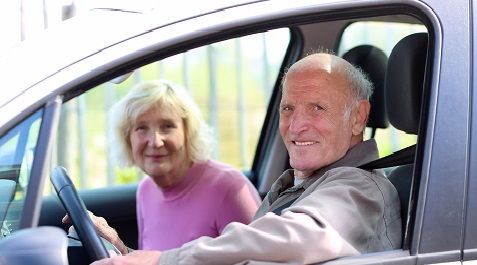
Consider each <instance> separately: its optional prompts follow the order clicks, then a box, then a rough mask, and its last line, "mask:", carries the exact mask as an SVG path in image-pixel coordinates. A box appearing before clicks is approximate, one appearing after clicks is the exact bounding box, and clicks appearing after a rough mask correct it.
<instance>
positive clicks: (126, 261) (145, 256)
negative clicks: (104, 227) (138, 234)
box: [91, 250, 162, 265]
mask: <svg viewBox="0 0 477 265" xmlns="http://www.w3.org/2000/svg"><path fill="white" fill-rule="evenodd" d="M161 254H162V252H160V251H147V250H135V251H133V252H131V253H129V254H127V255H126V256H115V255H112V256H111V258H108V259H102V260H98V261H95V262H93V263H91V265H158V264H159V259H160V258H161Z"/></svg>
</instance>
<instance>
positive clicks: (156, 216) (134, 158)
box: [92, 81, 260, 253]
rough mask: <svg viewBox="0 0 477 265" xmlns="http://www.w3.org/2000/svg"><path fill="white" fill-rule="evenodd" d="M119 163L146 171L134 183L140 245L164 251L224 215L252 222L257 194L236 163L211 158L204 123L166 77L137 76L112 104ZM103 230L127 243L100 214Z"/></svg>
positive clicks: (217, 224)
mask: <svg viewBox="0 0 477 265" xmlns="http://www.w3.org/2000/svg"><path fill="white" fill-rule="evenodd" d="M110 118H111V119H110V120H111V122H112V129H113V130H114V132H115V139H111V140H112V143H113V144H112V147H113V148H115V149H116V156H117V159H118V162H119V164H120V165H122V166H137V167H139V168H140V169H141V170H143V171H144V172H145V173H146V175H147V177H145V178H144V179H143V180H142V181H141V182H140V184H139V187H138V190H137V221H138V229H139V248H140V249H143V250H168V249H171V248H176V247H180V246H182V245H183V244H184V243H186V242H189V241H191V240H194V239H196V238H199V237H201V236H210V237H216V236H218V235H220V234H221V232H222V230H223V228H224V227H225V226H226V225H227V224H228V223H230V222H234V221H235V222H241V223H244V224H248V223H250V222H251V220H252V217H253V215H254V214H255V211H256V210H257V209H258V206H259V204H260V197H259V196H258V193H257V191H256V190H255V188H254V186H253V185H252V184H251V183H250V181H249V180H248V179H247V178H246V177H245V176H244V175H243V174H242V172H241V171H239V170H238V169H236V168H234V167H232V166H230V165H227V164H224V163H221V162H218V161H215V160H213V159H210V158H209V157H208V154H209V152H210V150H211V147H212V142H213V141H212V138H211V134H210V130H209V128H208V126H207V125H206V123H205V122H204V120H203V118H202V115H201V112H200V110H199V108H198V107H197V105H196V104H195V102H194V101H193V99H192V98H191V97H190V96H189V94H188V93H187V91H185V90H184V89H183V88H181V87H179V86H177V85H174V84H172V83H170V82H168V81H147V82H142V83H140V84H138V85H136V86H135V87H133V89H132V90H131V91H130V92H129V93H128V94H127V95H126V96H124V97H123V98H122V99H121V100H120V101H119V102H117V103H116V105H114V106H113V107H112V109H111V110H110ZM92 218H93V222H94V223H95V225H96V227H97V228H98V230H99V233H100V234H101V236H103V237H104V238H106V239H107V240H109V241H110V242H111V243H113V244H114V245H115V246H116V247H117V248H118V249H119V250H120V251H121V252H122V253H127V252H128V250H127V248H126V246H125V245H124V244H123V243H122V241H121V240H120V239H119V237H118V235H117V233H116V232H115V231H114V230H113V229H112V228H110V227H109V226H108V225H107V223H106V222H105V220H104V219H102V218H100V217H95V216H92Z"/></svg>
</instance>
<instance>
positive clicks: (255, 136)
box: [52, 28, 290, 189]
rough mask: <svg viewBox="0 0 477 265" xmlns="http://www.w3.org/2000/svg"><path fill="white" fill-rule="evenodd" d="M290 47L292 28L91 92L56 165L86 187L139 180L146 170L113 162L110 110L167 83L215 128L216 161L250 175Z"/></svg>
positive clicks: (151, 67) (68, 124) (73, 116)
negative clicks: (151, 85)
mask: <svg viewBox="0 0 477 265" xmlns="http://www.w3.org/2000/svg"><path fill="white" fill-rule="evenodd" d="M289 42H290V32H289V30H288V29H287V28H282V29H276V30H270V31H267V32H264V33H258V34H253V35H249V36H244V37H240V38H234V39H230V40H226V41H222V42H217V43H214V44H211V45H207V46H202V47H199V48H195V49H191V50H189V51H187V52H184V53H181V54H177V55H175V56H172V57H168V58H166V59H164V60H161V61H157V62H154V63H151V64H148V65H145V66H143V67H140V68H138V69H136V70H135V71H134V72H132V74H131V75H130V76H127V75H126V76H125V77H127V79H125V80H120V79H121V78H116V79H113V80H111V82H106V83H104V84H101V85H99V86H97V87H95V88H93V89H91V90H89V91H88V92H87V93H85V94H83V95H81V96H79V97H77V98H75V99H72V100H70V101H69V102H67V103H65V104H64V105H63V107H62V111H61V113H62V114H61V117H60V123H59V129H58V134H57V135H58V137H57V138H58V143H57V147H56V148H55V150H54V153H55V155H54V161H53V162H52V163H53V164H57V165H62V166H64V167H65V168H68V171H69V172H71V174H70V175H71V177H72V178H73V179H74V182H75V184H76V185H77V187H78V189H83V188H98V187H105V186H111V185H118V184H125V183H131V182H137V181H139V180H140V179H141V178H142V177H143V173H142V172H141V171H140V170H138V169H137V168H134V167H133V168H119V167H117V166H116V163H115V161H114V160H112V159H111V158H110V150H109V148H110V147H109V146H107V138H108V134H109V133H111V132H110V131H109V130H108V128H107V123H108V122H107V119H108V117H107V112H108V110H109V108H110V107H111V106H112V105H113V104H114V103H115V102H116V101H117V100H119V99H120V98H121V97H122V96H124V95H125V94H126V93H127V92H128V91H129V90H130V89H131V88H132V87H133V86H134V85H135V84H136V83H138V82H140V81H145V80H154V79H167V80H170V81H172V82H174V83H176V84H178V85H181V86H183V87H185V88H186V89H187V90H188V92H189V93H190V94H191V95H192V97H193V98H194V100H195V101H196V103H197V104H198V106H199V108H200V109H201V111H202V114H203V116H204V118H205V120H206V122H207V123H208V124H209V126H211V128H212V130H213V133H214V135H215V140H216V143H215V148H214V149H213V152H212V153H211V154H210V156H211V158H213V159H217V160H219V161H221V162H225V163H228V164H231V165H233V166H235V167H237V168H239V169H241V170H243V171H244V172H247V171H250V169H251V167H252V164H253V160H254V156H255V152H256V148H257V144H258V141H259V137H260V133H261V130H262V126H263V124H264V119H265V116H266V114H267V108H268V105H269V101H270V97H271V94H272V92H273V88H274V86H275V82H276V80H277V78H278V75H279V74H280V67H281V65H282V64H283V60H284V57H285V54H286V52H287V48H288V46H289ZM55 160H56V161H55Z"/></svg>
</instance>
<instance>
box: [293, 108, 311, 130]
mask: <svg viewBox="0 0 477 265" xmlns="http://www.w3.org/2000/svg"><path fill="white" fill-rule="evenodd" d="M308 129H310V117H309V115H307V113H306V112H304V111H301V110H295V112H294V113H293V115H292V116H291V117H290V132H291V133H292V134H298V133H300V132H302V131H307V130H308Z"/></svg>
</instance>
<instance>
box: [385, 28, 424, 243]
mask: <svg viewBox="0 0 477 265" xmlns="http://www.w3.org/2000/svg"><path fill="white" fill-rule="evenodd" d="M427 46H428V36H427V33H416V34H412V35H409V36H407V37H405V38H403V39H402V40H401V41H399V42H398V43H397V44H396V46H395V47H394V48H393V50H392V52H391V54H390V56H389V60H388V68H387V72H386V79H385V102H386V110H387V115H388V119H389V122H390V123H391V124H392V125H393V126H394V127H395V128H396V129H398V130H402V131H404V132H406V133H409V134H416V135H417V133H418V129H419V119H420V114H421V101H422V93H423V83H424V74H425V67H426V60H427ZM413 177H414V163H412V164H408V165H402V166H398V167H396V168H395V169H394V170H392V171H391V172H390V174H389V175H388V178H389V180H390V181H391V182H392V183H393V184H394V186H395V187H396V190H397V192H398V194H399V199H400V201H401V218H402V222H403V230H402V231H403V236H404V239H405V238H406V233H407V226H408V223H409V220H408V217H409V206H410V196H411V189H412V182H413ZM403 242H404V241H403Z"/></svg>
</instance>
